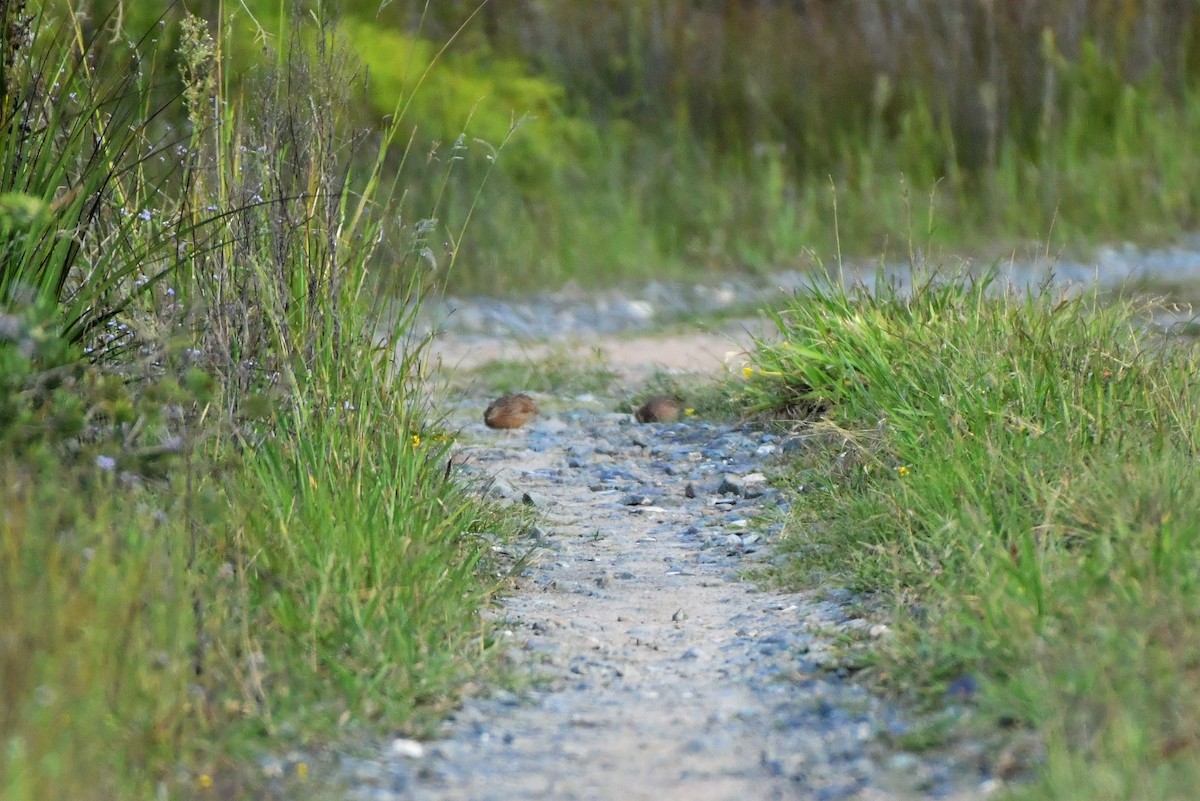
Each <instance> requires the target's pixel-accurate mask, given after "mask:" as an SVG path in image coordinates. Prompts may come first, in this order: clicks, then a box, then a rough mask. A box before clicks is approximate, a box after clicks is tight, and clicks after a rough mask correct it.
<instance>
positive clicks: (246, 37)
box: [110, 0, 1200, 294]
mask: <svg viewBox="0 0 1200 801" xmlns="http://www.w3.org/2000/svg"><path fill="white" fill-rule="evenodd" d="M110 5H111V3H110ZM152 5H155V4H148V3H146V4H144V3H129V2H126V3H124V8H123V14H124V17H125V19H124V29H125V30H126V31H129V32H130V36H131V37H133V36H134V35H135V32H137V31H140V30H147V29H151V28H153V27H154V25H155V24H156V21H157V19H158V14H160V13H161V9H156V8H151V6H152ZM187 5H188V6H189V8H190V10H191V11H193V12H194V13H197V14H199V15H200V16H202V17H203V18H204V19H206V20H208V21H209V23H210V24H211V25H213V26H214V29H215V26H216V25H218V24H220V25H222V26H224V31H225V33H226V34H227V36H228V40H229V41H230V42H232V46H233V47H234V48H235V49H236V50H237V53H236V58H234V59H233V60H232V62H231V63H233V64H235V65H236V72H237V74H236V75H232V76H228V79H229V80H231V81H233V82H234V83H236V82H238V81H248V80H250V79H251V78H252V77H253V75H254V74H255V72H256V71H257V70H259V69H261V67H262V65H263V63H264V61H265V60H269V59H270V58H271V55H270V53H272V52H273V51H274V50H275V49H277V48H279V47H280V46H281V44H282V42H284V41H285V39H286V38H287V37H286V32H287V31H288V30H289V24H290V23H289V21H288V20H286V19H281V18H280V15H281V13H286V12H284V11H281V5H289V6H290V5H291V4H280V3H279V2H277V0H239V2H237V3H232V2H218V0H203V2H190V3H188V4H187ZM294 5H295V9H293V10H294V12H295V13H297V14H300V15H304V14H305V13H306V11H305V4H304V3H296V4H294ZM336 12H337V13H336V19H337V22H336V26H337V33H338V34H339V35H340V36H341V37H342V41H344V42H345V43H346V44H347V45H348V46H349V52H350V54H351V56H352V58H353V59H355V60H356V65H355V69H356V70H357V72H358V74H359V75H361V76H363V77H364V78H365V87H366V88H365V91H363V92H362V93H361V94H360V95H359V96H357V97H355V99H354V100H355V102H354V107H355V109H356V116H355V120H354V122H355V124H357V125H360V126H363V127H364V128H370V127H377V126H379V125H381V124H382V123H383V122H384V121H385V120H387V119H390V118H391V115H395V114H397V113H400V114H403V123H404V129H405V130H406V131H408V132H409V133H410V135H411V141H410V143H409V148H408V151H407V153H408V155H407V157H406V158H404V159H400V158H394V161H395V163H394V164H392V165H391V167H390V169H392V170H393V171H398V174H399V175H400V180H399V182H398V184H397V190H398V191H399V192H402V193H403V194H404V196H405V198H406V201H407V202H408V204H409V207H410V208H412V209H421V208H433V207H434V206H435V205H436V206H437V208H438V211H437V213H436V215H435V216H430V217H429V218H428V219H427V220H425V221H424V228H423V237H424V238H423V240H422V243H421V246H420V248H419V250H420V251H421V253H422V254H423V256H422V261H424V262H425V263H426V264H429V265H432V264H433V263H434V262H436V263H437V264H438V266H439V269H442V268H444V267H446V265H447V264H448V263H449V261H450V256H451V255H454V264H453V269H451V270H444V269H442V272H441V273H440V275H441V277H442V279H443V280H444V281H445V282H446V283H447V284H448V285H449V286H451V287H452V288H454V289H455V290H456V291H481V292H486V293H494V294H507V293H512V292H516V291H520V290H522V289H528V288H529V287H530V286H533V285H536V286H539V287H545V286H555V285H562V284H564V283H566V282H569V281H578V282H580V283H582V284H584V285H597V284H606V283H611V282H615V281H619V280H627V279H644V278H650V277H669V278H670V277H697V278H699V277H703V276H704V275H705V274H712V273H718V272H722V271H729V270H739V271H759V272H770V271H774V270H779V269H785V268H792V267H796V266H804V265H805V264H807V263H810V262H811V260H812V259H813V257H814V254H815V255H816V256H817V257H819V258H822V259H824V260H827V261H828V260H832V259H833V258H835V257H836V255H837V253H839V252H840V253H841V254H843V255H845V256H847V257H856V258H857V257H862V258H876V257H880V256H882V257H885V258H903V257H906V256H908V255H909V254H910V253H911V252H913V251H914V250H916V249H926V248H930V247H935V246H936V247H939V248H943V249H948V250H951V251H958V252H974V253H979V252H983V253H994V254H1001V253H1008V252H1010V251H1012V250H1013V249H1014V248H1031V249H1032V248H1038V249H1043V250H1045V249H1047V248H1049V249H1059V248H1062V247H1064V246H1086V245H1088V244H1092V243H1098V242H1112V241H1118V240H1133V241H1136V242H1139V243H1142V244H1154V243H1159V242H1163V241H1167V240H1170V239H1171V238H1173V237H1176V236H1178V235H1179V234H1181V233H1184V232H1188V231H1191V230H1193V229H1195V228H1196V224H1197V208H1198V202H1200V157H1198V154H1197V147H1198V144H1197V143H1200V6H1198V4H1197V3H1196V2H1195V0H720V1H718V0H600V1H599V2H587V3H566V2H557V0H491V1H490V2H484V3H479V2H477V1H476V0H437V1H436V2H427V1H426V0H391V1H390V2H383V3H380V2H379V0H343V1H342V2H341V3H340V4H338V5H337V6H336ZM172 13H175V12H174V11H170V12H168V14H172ZM244 102H246V103H250V104H252V103H253V97H246V98H245V100H244ZM401 162H402V163H401ZM431 165H432V166H434V167H435V170H434V173H431V172H430V167H431ZM442 167H444V168H446V169H445V170H444V171H441V172H439V171H437V168H442ZM433 174H435V175H436V178H431V177H430V176H431V175H433ZM485 176H486V182H484V178H485ZM481 187H482V189H481ZM468 217H469V219H470V225H469V227H468V228H467V233H466V236H465V237H463V238H462V239H461V241H460V240H459V238H458V235H459V232H461V230H462V228H463V225H464V223H465V222H466V221H467V220H468ZM433 220H436V222H433Z"/></svg>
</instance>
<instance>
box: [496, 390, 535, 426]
mask: <svg viewBox="0 0 1200 801" xmlns="http://www.w3.org/2000/svg"><path fill="white" fill-rule="evenodd" d="M537 413H538V407H537V404H536V403H534V402H533V398H531V397H529V396H528V395H526V394H524V393H516V394H512V395H501V396H500V397H499V398H496V400H494V401H492V402H491V404H490V405H489V406H488V407H487V411H485V412H484V413H483V422H484V423H486V424H487V427H488V428H520V427H521V426H523V425H525V424H526V423H528V422H529V421H530V420H532V419H533V418H534V417H536V416H537Z"/></svg>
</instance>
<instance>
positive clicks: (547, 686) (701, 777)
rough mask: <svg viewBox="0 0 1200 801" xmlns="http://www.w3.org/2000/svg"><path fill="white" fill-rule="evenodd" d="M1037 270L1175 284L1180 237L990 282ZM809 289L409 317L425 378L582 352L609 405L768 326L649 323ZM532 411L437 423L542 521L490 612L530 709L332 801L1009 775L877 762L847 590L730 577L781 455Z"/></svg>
mask: <svg viewBox="0 0 1200 801" xmlns="http://www.w3.org/2000/svg"><path fill="white" fill-rule="evenodd" d="M1050 271H1053V272H1054V273H1055V274H1056V275H1057V276H1058V278H1059V279H1060V280H1065V281H1069V282H1072V283H1081V284H1094V285H1098V286H1100V287H1101V288H1112V287H1116V286H1121V285H1124V284H1128V283H1129V282H1133V283H1135V284H1136V283H1138V282H1140V281H1149V282H1151V283H1158V284H1167V285H1171V284H1173V283H1178V284H1181V285H1194V284H1196V283H1200V240H1197V241H1195V242H1192V241H1189V242H1188V243H1187V244H1186V246H1185V247H1182V248H1170V249H1160V250H1144V249H1138V248H1136V247H1133V246H1121V247H1118V248H1102V249H1100V250H1099V251H1098V252H1097V254H1096V256H1095V259H1094V260H1092V261H1089V262H1086V263H1084V262H1071V261H1065V260H1059V261H1057V262H1055V263H1054V264H1048V263H1046V262H1044V261H1037V260H1032V261H1024V262H1018V261H1010V262H1008V263H1007V264H1002V265H1001V272H1002V274H1003V275H1004V276H1005V277H1006V278H1007V280H1009V281H1011V282H1013V283H1015V284H1017V285H1036V284H1038V283H1039V282H1041V281H1042V280H1043V279H1044V278H1045V276H1046V275H1047V273H1048V272H1050ZM891 274H892V275H894V276H898V277H900V278H901V279H903V277H904V275H905V274H906V270H904V269H903V268H900V269H897V270H895V271H892V272H891ZM873 276H874V268H873V267H870V268H867V269H866V270H863V271H857V272H855V273H854V277H855V278H857V279H860V280H865V281H867V282H868V283H869V281H870V280H871V279H872V278H873ZM805 280H806V279H805V278H804V277H803V276H801V275H799V274H796V273H786V274H782V275H779V276H775V277H773V278H771V279H768V280H753V279H728V280H725V281H723V282H722V283H720V284H717V285H708V286H705V285H694V286H679V285H673V284H658V283H651V284H647V285H645V286H643V287H639V288H626V289H623V290H610V291H607V292H602V293H582V292H579V291H577V290H572V289H566V290H561V291H558V292H553V293H544V294H541V295H539V296H537V297H536V298H532V299H528V300H517V301H504V300H498V299H489V298H469V299H463V298H450V299H446V300H444V301H443V302H441V303H431V304H429V305H428V307H427V308H426V309H424V310H423V311H422V315H423V319H424V321H425V324H426V325H427V326H428V327H429V328H430V329H431V330H438V331H440V332H442V335H441V336H439V337H438V338H437V339H436V340H435V342H434V347H433V349H432V351H433V353H434V355H435V357H436V360H437V361H439V362H440V364H441V365H442V368H443V369H444V370H454V369H468V368H475V367H479V366H480V365H483V364H486V363H487V362H488V361H489V360H494V359H518V360H520V359H528V360H537V359H540V358H542V357H543V356H545V355H546V354H548V353H555V352H558V353H562V352H563V351H564V349H565V351H566V352H567V353H571V354H576V353H577V354H579V355H580V356H581V357H586V356H588V355H589V354H599V355H600V356H601V357H602V358H603V359H604V361H605V362H606V363H607V364H608V365H609V366H610V367H612V368H614V369H616V370H617V372H618V373H620V374H621V375H622V376H623V378H624V380H625V381H626V387H627V389H626V391H628V388H630V387H635V386H637V385H638V384H639V383H640V382H641V381H643V380H645V379H646V378H647V377H649V376H650V375H651V374H652V373H653V372H654V371H655V370H667V371H692V372H697V371H699V372H706V371H714V370H717V369H720V368H721V367H722V366H724V367H725V368H733V369H736V368H737V366H738V365H739V363H740V361H742V360H743V359H744V353H743V352H742V351H744V349H745V348H747V347H748V346H749V344H750V337H751V334H754V333H761V332H763V331H765V330H766V326H765V325H764V323H763V320H762V318H761V317H758V318H747V319H745V320H741V321H737V320H727V321H726V322H725V323H722V324H720V325H716V324H714V325H710V326H705V327H704V328H703V330H701V328H700V327H698V326H693V327H692V328H691V330H686V328H685V329H684V330H680V329H679V328H677V329H676V330H674V331H673V332H672V333H671V334H669V335H667V334H655V333H653V332H652V330H653V328H654V327H655V326H658V325H661V324H662V323H663V322H669V321H671V320H678V319H681V318H683V319H686V318H687V317H689V316H694V315H712V314H713V313H715V312H719V313H721V314H724V315H730V314H732V313H736V312H737V310H739V309H741V310H745V309H748V308H750V307H752V306H754V305H756V304H762V303H764V302H765V303H771V302H772V301H773V300H775V299H779V298H781V296H782V295H784V294H786V293H790V292H792V291H794V290H796V289H797V288H800V287H802V286H803V285H804V283H805ZM1187 314H1190V312H1187ZM1181 319H1182V318H1181ZM1163 322H1164V324H1170V323H1173V322H1178V321H1177V320H1165V321H1163ZM537 401H538V403H539V404H540V405H541V406H542V408H543V410H544V411H545V412H546V413H545V414H544V415H543V416H542V418H541V419H540V420H538V421H536V422H535V423H533V424H532V425H531V426H529V427H527V428H525V429H521V430H519V431H518V432H516V433H504V432H496V431H491V430H489V429H487V428H485V427H484V425H483V424H482V422H481V420H480V415H481V412H482V410H483V408H484V406H485V405H486V402H487V399H486V398H484V397H481V396H479V395H478V394H475V395H473V396H472V397H468V398H459V399H457V400H456V401H454V404H455V405H456V406H457V408H455V409H451V410H450V420H451V422H452V424H457V425H459V426H461V430H462V436H461V438H460V443H462V447H463V454H464V455H467V456H469V457H470V462H469V464H470V467H469V468H468V469H470V470H473V471H474V474H475V476H476V477H477V480H478V482H479V485H480V487H481V488H483V489H484V490H485V491H487V492H490V493H491V494H492V495H494V496H496V497H498V498H500V499H502V500H504V501H506V502H510V503H515V504H522V503H523V504H531V505H532V506H534V507H535V508H536V510H537V512H538V513H539V514H540V523H539V525H538V526H536V527H535V528H533V529H532V530H530V531H529V532H528V533H527V535H526V541H525V542H523V543H521V545H522V546H528V547H532V548H534V552H533V559H532V561H531V563H530V565H529V567H528V569H527V571H526V572H525V574H524V576H523V578H522V581H521V584H520V586H519V587H518V588H517V590H516V591H515V592H514V593H513V594H512V595H511V596H510V597H508V598H507V599H506V600H505V603H504V605H503V608H502V609H501V610H499V612H498V614H499V621H500V623H501V624H502V625H501V632H502V636H503V637H505V638H507V640H508V641H509V646H508V656H509V658H510V660H511V662H512V665H513V668H514V670H515V671H516V672H517V674H518V675H526V676H529V677H530V678H532V679H534V680H536V681H535V683H534V684H533V687H534V689H531V690H528V691H526V692H522V693H519V694H514V693H510V692H506V691H497V692H495V693H494V694H492V695H491V696H488V697H479V698H473V699H469V700H468V701H467V702H466V703H465V705H464V706H463V708H462V709H461V710H459V711H458V712H457V713H456V714H455V715H454V716H453V717H452V718H451V719H450V720H448V721H447V722H446V724H445V726H444V731H443V732H442V733H441V735H442V736H441V738H440V739H438V740H436V741H434V742H429V743H415V742H411V741H407V740H397V741H394V742H392V743H384V744H381V745H380V746H379V747H378V749H376V753H374V754H367V755H360V756H357V757H354V758H350V757H344V758H342V760H341V767H340V770H339V773H340V777H341V778H340V783H341V784H342V785H344V786H345V787H346V794H345V797H346V798H348V799H354V800H355V801H365V800H367V799H370V801H400V800H401V799H406V800H411V801H434V800H436V801H526V800H527V799H555V800H559V799H561V800H562V801H584V800H591V799H596V800H597V801H609V800H612V801H617V800H618V799H619V800H621V801H624V800H625V799H688V800H689V801H691V800H695V801H718V800H720V799H730V800H735V801H753V800H754V799H793V798H794V799H822V800H826V799H828V800H829V801H832V800H834V799H885V798H886V799H910V798H911V799H916V798H950V799H981V798H985V797H987V796H989V795H991V794H992V793H993V792H994V791H995V790H997V789H998V788H1000V787H1002V782H1001V781H999V780H998V779H995V778H993V774H1003V775H1009V774H1010V773H1011V770H1010V769H1009V768H1011V765H1007V766H1006V763H1014V764H1015V763H1019V762H1020V761H1021V760H1013V759H1011V758H1010V756H1011V755H1008V754H1006V753H1004V752H1003V751H1001V752H1000V753H991V751H989V748H988V747H987V746H985V745H983V744H980V743H957V744H954V745H953V746H952V747H948V748H945V749H942V750H941V751H938V752H933V753H923V754H912V753H907V752H903V751H900V750H898V749H897V748H896V747H895V746H894V745H889V743H891V742H894V737H895V736H896V735H901V734H903V733H904V732H906V731H908V730H909V729H910V727H911V726H912V725H914V724H913V721H912V720H911V719H910V718H909V717H907V716H906V714H905V712H904V711H903V710H901V709H898V708H896V707H894V706H892V705H890V704H889V703H887V702H885V701H883V700H881V699H879V698H876V697H874V696H872V695H870V694H869V693H867V692H866V691H864V690H863V689H862V688H861V687H859V686H857V685H856V684H854V683H853V681H852V680H850V679H849V678H848V677H847V676H846V675H845V671H840V670H839V669H838V668H837V659H836V658H835V656H834V654H835V646H834V644H833V643H834V641H835V638H836V637H838V635H839V634H845V633H846V631H847V630H850V629H859V630H861V631H860V632H858V633H859V635H860V636H862V635H863V634H864V633H865V635H866V636H868V637H872V636H887V631H886V627H883V626H879V625H878V624H875V625H872V623H870V622H868V621H864V620H862V619H859V618H856V617H855V614H854V609H855V604H854V603H853V602H854V600H855V599H853V598H852V597H850V596H849V594H846V593H838V592H828V591H826V592H824V593H820V594H818V593H810V594H785V593H782V592H777V591H770V590H766V589H763V588H762V587H760V586H757V585H756V584H755V583H754V582H753V581H750V580H748V579H747V578H745V576H746V574H747V573H748V572H749V571H750V570H751V569H752V568H754V567H755V566H758V565H761V564H762V563H763V562H764V560H770V559H771V558H772V557H771V550H772V549H771V545H772V541H773V539H774V538H775V537H776V536H777V535H778V532H779V524H778V523H777V522H772V521H773V520H778V519H780V518H779V513H780V512H781V511H782V510H783V507H784V506H785V504H786V501H785V499H782V498H780V497H778V496H777V495H776V493H775V492H774V491H773V490H772V489H770V488H769V487H767V486H766V484H765V482H764V480H763V472H764V471H769V469H770V466H771V460H773V459H776V458H778V456H779V455H780V454H782V453H786V452H787V451H788V450H789V449H791V448H797V447H803V439H802V438H801V437H788V438H782V439H781V438H778V437H776V436H775V435H772V434H769V433H764V432H760V431H754V430H751V429H739V428H735V427H731V426H728V425H714V424H712V423H709V422H704V421H697V420H694V419H685V420H684V421H683V422H680V423H673V424H665V425H664V424H649V425H637V424H635V423H634V421H633V419H632V417H631V416H630V415H626V414H615V413H612V412H611V411H609V410H611V409H612V408H614V407H615V399H613V398H607V399H596V398H593V397H590V396H581V397H578V398H573V399H561V398H560V399H556V398H550V397H545V396H539V397H537ZM792 536H803V533H802V532H796V533H793V534H792Z"/></svg>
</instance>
